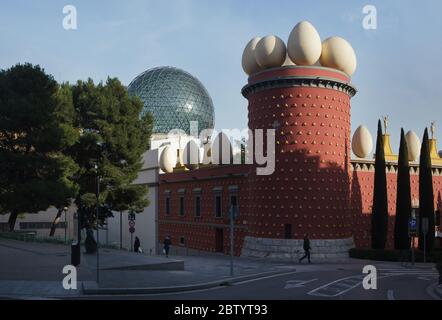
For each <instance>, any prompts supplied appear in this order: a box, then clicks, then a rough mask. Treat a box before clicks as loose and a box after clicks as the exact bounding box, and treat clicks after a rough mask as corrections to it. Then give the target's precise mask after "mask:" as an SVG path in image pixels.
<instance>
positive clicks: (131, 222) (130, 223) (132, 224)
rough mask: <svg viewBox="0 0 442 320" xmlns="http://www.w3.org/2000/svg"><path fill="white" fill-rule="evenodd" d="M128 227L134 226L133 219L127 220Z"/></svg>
mask: <svg viewBox="0 0 442 320" xmlns="http://www.w3.org/2000/svg"><path fill="white" fill-rule="evenodd" d="M129 227H131V228H133V227H135V221H133V220H130V221H129Z"/></svg>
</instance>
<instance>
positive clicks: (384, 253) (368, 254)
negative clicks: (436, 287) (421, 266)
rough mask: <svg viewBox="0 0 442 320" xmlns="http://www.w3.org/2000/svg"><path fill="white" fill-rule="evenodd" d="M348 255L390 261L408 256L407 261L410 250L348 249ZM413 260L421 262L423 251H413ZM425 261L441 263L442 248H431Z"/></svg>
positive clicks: (409, 258)
mask: <svg viewBox="0 0 442 320" xmlns="http://www.w3.org/2000/svg"><path fill="white" fill-rule="evenodd" d="M349 255H350V257H351V258H355V259H364V260H373V261H391V262H400V261H403V260H404V257H407V258H408V261H410V260H411V252H410V251H409V250H407V251H402V252H401V251H400V250H388V249H384V250H375V249H350V251H349ZM414 256H415V261H416V262H423V261H424V253H423V251H420V250H415V251H414ZM427 262H432V263H434V262H438V263H442V250H433V252H432V253H430V254H428V256H427Z"/></svg>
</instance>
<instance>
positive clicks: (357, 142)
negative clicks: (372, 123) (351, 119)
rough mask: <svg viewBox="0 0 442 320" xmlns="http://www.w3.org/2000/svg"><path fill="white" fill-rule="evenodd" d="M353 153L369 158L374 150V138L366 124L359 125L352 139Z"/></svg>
mask: <svg viewBox="0 0 442 320" xmlns="http://www.w3.org/2000/svg"><path fill="white" fill-rule="evenodd" d="M351 148H352V150H353V153H354V154H355V155H356V156H357V157H359V158H362V159H364V158H367V157H368V155H369V154H370V153H371V151H372V150H373V138H372V136H371V134H370V131H369V130H368V129H367V127H365V126H359V128H357V129H356V131H355V133H354V134H353V139H352V141H351Z"/></svg>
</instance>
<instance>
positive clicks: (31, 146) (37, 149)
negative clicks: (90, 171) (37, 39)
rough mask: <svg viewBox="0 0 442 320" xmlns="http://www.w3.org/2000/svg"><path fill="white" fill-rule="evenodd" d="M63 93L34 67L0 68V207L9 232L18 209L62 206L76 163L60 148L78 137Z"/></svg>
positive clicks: (70, 188)
mask: <svg viewBox="0 0 442 320" xmlns="http://www.w3.org/2000/svg"><path fill="white" fill-rule="evenodd" d="M69 99H70V98H69V91H67V90H66V89H65V88H63V87H60V86H59V85H58V84H57V82H56V81H55V80H54V79H53V77H52V76H50V75H48V74H46V73H45V71H44V70H43V69H42V68H40V67H39V66H33V65H31V64H24V65H20V64H18V65H16V66H13V67H11V68H10V69H8V70H2V71H0V163H1V170H0V204H1V205H0V207H1V212H0V213H2V214H9V221H8V223H9V229H10V230H11V231H13V230H14V226H15V223H16V219H17V216H18V215H19V214H21V213H37V212H39V211H45V210H46V209H48V208H49V207H50V206H55V207H57V208H60V207H61V208H62V207H64V206H66V205H69V204H70V199H71V198H72V197H74V196H75V193H76V191H77V190H76V185H75V183H73V182H72V180H71V178H72V176H73V175H74V174H75V173H76V171H77V169H78V167H77V166H76V165H75V163H74V162H73V161H72V159H71V158H70V157H69V156H66V155H65V154H64V152H63V150H66V149H67V148H69V147H70V146H71V145H72V144H73V143H75V141H76V140H77V139H78V134H76V131H75V130H74V128H73V127H72V120H73V119H72V115H73V106H72V103H69Z"/></svg>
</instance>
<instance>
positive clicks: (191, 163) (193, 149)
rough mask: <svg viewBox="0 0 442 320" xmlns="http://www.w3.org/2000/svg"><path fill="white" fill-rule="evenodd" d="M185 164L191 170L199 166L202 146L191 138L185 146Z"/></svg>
mask: <svg viewBox="0 0 442 320" xmlns="http://www.w3.org/2000/svg"><path fill="white" fill-rule="evenodd" d="M183 164H184V166H185V167H186V168H187V169H189V170H195V169H198V167H199V164H200V148H199V147H198V144H197V143H196V142H195V141H193V140H190V141H189V142H188V143H187V144H186V146H185V147H184V154H183Z"/></svg>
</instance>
